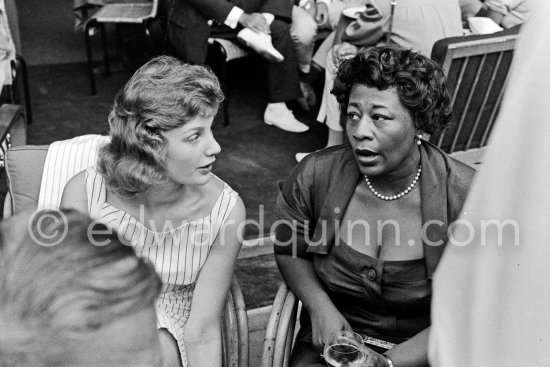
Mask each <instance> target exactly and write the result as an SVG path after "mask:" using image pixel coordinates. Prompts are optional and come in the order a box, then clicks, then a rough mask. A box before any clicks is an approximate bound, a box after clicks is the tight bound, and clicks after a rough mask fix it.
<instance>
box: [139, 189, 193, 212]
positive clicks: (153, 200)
mask: <svg viewBox="0 0 550 367" xmlns="http://www.w3.org/2000/svg"><path fill="white" fill-rule="evenodd" d="M193 191H194V190H193V188H192V187H189V186H186V185H179V184H175V183H167V184H159V185H153V186H151V187H149V189H147V191H145V192H144V193H143V194H142V195H140V196H141V198H140V201H141V203H142V204H143V205H144V206H145V208H149V209H154V208H162V207H166V206H172V205H174V204H175V203H178V202H180V201H181V200H182V199H183V198H185V197H188V195H189V194H190V193H191V192H193Z"/></svg>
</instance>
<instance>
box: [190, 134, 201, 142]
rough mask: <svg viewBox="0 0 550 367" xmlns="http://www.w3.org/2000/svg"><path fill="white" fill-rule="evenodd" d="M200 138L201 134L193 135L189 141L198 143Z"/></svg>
mask: <svg viewBox="0 0 550 367" xmlns="http://www.w3.org/2000/svg"><path fill="white" fill-rule="evenodd" d="M198 138H199V134H193V135H191V136H190V137H188V138H187V141H188V142H191V143H193V142H195V141H197V139H198Z"/></svg>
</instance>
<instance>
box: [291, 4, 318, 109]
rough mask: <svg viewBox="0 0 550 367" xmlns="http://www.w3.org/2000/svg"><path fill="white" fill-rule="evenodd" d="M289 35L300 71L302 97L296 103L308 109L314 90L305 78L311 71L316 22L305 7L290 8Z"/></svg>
mask: <svg viewBox="0 0 550 367" xmlns="http://www.w3.org/2000/svg"><path fill="white" fill-rule="evenodd" d="M290 36H291V38H292V42H293V44H294V49H295V50H296V59H297V62H298V71H299V73H300V88H301V90H302V97H300V98H299V99H298V103H299V104H300V107H302V109H303V110H306V111H309V109H310V107H312V106H314V105H315V103H316V97H315V92H314V91H313V88H312V87H311V85H310V84H309V83H308V81H307V80H308V79H309V74H310V71H311V58H312V57H313V48H314V47H315V37H316V36H317V22H316V21H315V19H313V18H312V16H311V15H310V14H309V13H308V12H307V11H306V10H305V9H303V8H301V7H299V6H294V7H293V8H292V23H291V25H290Z"/></svg>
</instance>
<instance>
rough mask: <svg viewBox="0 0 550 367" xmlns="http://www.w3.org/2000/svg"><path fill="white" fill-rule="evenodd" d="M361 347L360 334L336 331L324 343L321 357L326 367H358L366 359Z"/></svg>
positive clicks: (361, 339)
mask: <svg viewBox="0 0 550 367" xmlns="http://www.w3.org/2000/svg"><path fill="white" fill-rule="evenodd" d="M362 347H363V338H362V337H361V335H359V334H357V333H354V332H353V331H338V332H336V333H334V334H332V335H331V337H330V338H329V340H328V341H327V343H326V344H325V349H324V351H323V358H324V359H325V362H326V364H327V366H328V367H359V366H361V364H363V363H364V362H365V360H366V359H367V356H366V355H365V353H364V352H363V350H364V348H362Z"/></svg>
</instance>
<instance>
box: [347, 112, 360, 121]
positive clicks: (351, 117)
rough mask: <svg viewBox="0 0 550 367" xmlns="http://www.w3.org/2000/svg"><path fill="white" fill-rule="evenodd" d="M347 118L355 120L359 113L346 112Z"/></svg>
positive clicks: (357, 118)
mask: <svg viewBox="0 0 550 367" xmlns="http://www.w3.org/2000/svg"><path fill="white" fill-rule="evenodd" d="M348 120H350V121H357V120H359V115H358V114H357V113H355V112H348Z"/></svg>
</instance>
